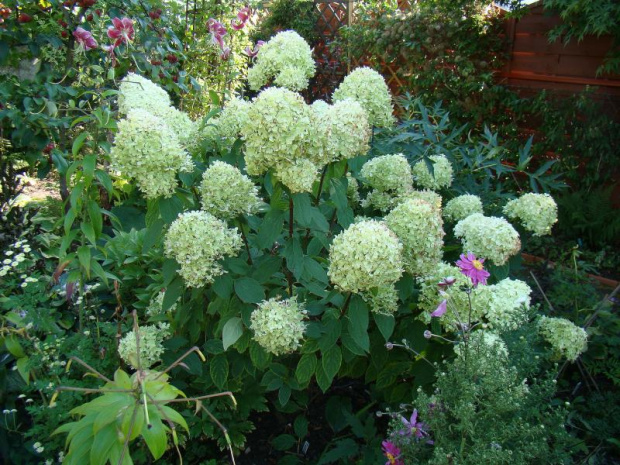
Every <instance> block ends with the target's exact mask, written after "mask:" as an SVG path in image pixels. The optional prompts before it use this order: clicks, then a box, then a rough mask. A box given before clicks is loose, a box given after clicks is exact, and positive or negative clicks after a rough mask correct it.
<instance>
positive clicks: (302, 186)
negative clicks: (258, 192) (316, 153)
mask: <svg viewBox="0 0 620 465" xmlns="http://www.w3.org/2000/svg"><path fill="white" fill-rule="evenodd" d="M318 171H319V168H318V166H317V165H315V164H314V163H312V162H311V161H310V160H307V159H305V158H301V159H299V160H295V161H293V162H292V163H282V164H281V165H280V166H278V167H277V168H276V170H275V173H274V174H275V176H276V178H278V179H279V180H280V182H281V183H282V184H284V185H285V186H286V187H288V188H289V190H290V191H291V192H292V193H297V192H312V185H313V184H314V181H316V180H317V178H318Z"/></svg>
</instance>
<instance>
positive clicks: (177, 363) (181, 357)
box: [155, 346, 204, 379]
mask: <svg viewBox="0 0 620 465" xmlns="http://www.w3.org/2000/svg"><path fill="white" fill-rule="evenodd" d="M192 352H196V353H197V354H199V356H200V358H201V359H203V361H204V355H202V352H200V349H199V348H198V346H194V347H192V348H191V349H189V350H188V351H187V352H185V353H184V354H183V355H181V356H180V357H179V358H178V359H176V361H175V362H174V363H173V364H172V365H170V366H169V367H168V368H166V369H165V370H164V371H162V372H161V373H160V374H158V375H157V376H156V377H155V379H159V377H160V376H162V375H165V374H166V373H168V372H169V371H170V370H172V369H173V368H175V367H176V366H178V365H179V364H180V363H181V362H182V361H183V360H184V359H185V358H186V357H188V356H189V354H191V353H192Z"/></svg>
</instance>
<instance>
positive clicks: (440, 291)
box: [416, 262, 488, 330]
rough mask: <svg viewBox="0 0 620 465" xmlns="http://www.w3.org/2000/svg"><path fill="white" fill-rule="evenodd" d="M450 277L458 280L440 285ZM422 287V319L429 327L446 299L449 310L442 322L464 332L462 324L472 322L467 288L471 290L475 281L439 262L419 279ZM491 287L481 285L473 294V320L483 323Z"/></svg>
mask: <svg viewBox="0 0 620 465" xmlns="http://www.w3.org/2000/svg"><path fill="white" fill-rule="evenodd" d="M446 278H452V279H454V284H452V285H451V286H439V283H440V282H442V281H444V280H445V279H446ZM416 281H417V283H418V285H419V286H420V295H419V297H418V307H419V308H420V310H422V313H421V314H420V315H419V316H418V319H420V320H421V321H423V322H424V323H426V324H428V323H430V322H431V313H433V312H434V311H435V310H437V307H438V306H439V304H440V303H441V302H442V301H443V300H447V301H448V311H447V312H446V313H445V314H444V315H443V316H442V317H441V318H440V320H439V321H440V322H441V324H442V325H444V326H445V327H447V328H450V329H452V330H455V329H460V323H466V320H469V302H470V299H469V298H468V296H467V293H466V292H465V291H463V290H462V288H463V287H469V286H470V285H471V281H470V280H469V278H468V277H467V276H465V275H464V274H462V273H461V270H460V269H459V268H458V267H456V266H454V265H450V264H448V263H445V262H439V263H437V264H436V265H435V267H434V268H433V269H431V270H429V271H428V273H427V274H425V275H423V276H419V277H417V278H416ZM486 287H487V286H477V287H476V288H474V289H473V290H472V291H471V294H470V297H471V321H472V322H474V321H480V320H481V319H482V318H483V316H484V312H485V303H486V302H487V301H488V299H487V298H486V297H484V294H485V293H486V292H487V291H486Z"/></svg>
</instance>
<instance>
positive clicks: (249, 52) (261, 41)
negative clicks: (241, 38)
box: [244, 40, 265, 58]
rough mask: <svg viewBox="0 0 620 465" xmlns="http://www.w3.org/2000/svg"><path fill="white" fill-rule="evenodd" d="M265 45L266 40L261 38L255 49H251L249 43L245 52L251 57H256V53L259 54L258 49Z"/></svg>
mask: <svg viewBox="0 0 620 465" xmlns="http://www.w3.org/2000/svg"><path fill="white" fill-rule="evenodd" d="M263 45H265V42H264V41H263V40H259V41H258V42H256V45H255V46H254V49H251V48H250V46H249V45H248V46H247V47H246V48H245V50H244V51H245V54H246V55H247V56H249V57H250V58H254V57H255V56H256V55H258V51H259V50H260V48H261V47H262V46H263Z"/></svg>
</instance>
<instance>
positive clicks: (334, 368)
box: [321, 345, 342, 383]
mask: <svg viewBox="0 0 620 465" xmlns="http://www.w3.org/2000/svg"><path fill="white" fill-rule="evenodd" d="M321 365H322V366H323V370H325V375H326V376H327V377H328V378H329V379H330V383H331V380H332V379H334V376H336V374H337V373H338V370H340V365H342V351H341V350H340V347H338V346H337V345H334V346H332V347H331V349H329V350H328V351H327V352H323V353H322V358H321Z"/></svg>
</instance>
